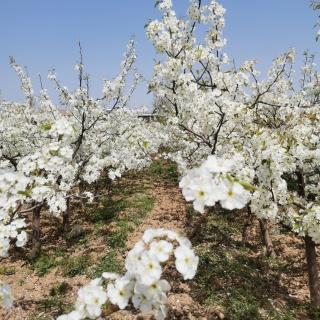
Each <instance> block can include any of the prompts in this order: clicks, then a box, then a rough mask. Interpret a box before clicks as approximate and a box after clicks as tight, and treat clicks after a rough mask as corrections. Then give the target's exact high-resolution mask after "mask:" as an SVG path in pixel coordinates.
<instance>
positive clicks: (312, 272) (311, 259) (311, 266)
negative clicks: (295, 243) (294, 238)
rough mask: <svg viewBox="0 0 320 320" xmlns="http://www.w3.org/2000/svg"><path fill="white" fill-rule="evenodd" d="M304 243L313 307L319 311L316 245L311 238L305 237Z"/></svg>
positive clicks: (319, 284) (319, 292)
mask: <svg viewBox="0 0 320 320" xmlns="http://www.w3.org/2000/svg"><path fill="white" fill-rule="evenodd" d="M304 242H305V248H306V259H307V268H308V277H309V289H310V299H311V305H312V306H313V307H314V308H317V309H318V308H320V283H319V272H318V265H317V252H316V244H315V243H314V241H313V240H312V238H311V237H309V236H305V237H304Z"/></svg>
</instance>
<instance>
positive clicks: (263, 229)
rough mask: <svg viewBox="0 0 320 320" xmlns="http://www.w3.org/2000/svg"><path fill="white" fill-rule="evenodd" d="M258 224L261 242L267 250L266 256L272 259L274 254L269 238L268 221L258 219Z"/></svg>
mask: <svg viewBox="0 0 320 320" xmlns="http://www.w3.org/2000/svg"><path fill="white" fill-rule="evenodd" d="M259 224H260V230H261V235H262V240H263V243H264V245H265V246H266V249H267V256H268V257H274V256H275V252H274V249H273V245H272V240H271V237H270V234H269V228H268V220H267V219H259Z"/></svg>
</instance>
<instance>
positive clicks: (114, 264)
mask: <svg viewBox="0 0 320 320" xmlns="http://www.w3.org/2000/svg"><path fill="white" fill-rule="evenodd" d="M123 269H124V266H123V262H122V261H120V260H119V259H118V258H117V253H116V251H115V250H110V251H109V252H108V253H107V254H106V255H105V256H104V257H103V258H101V259H99V262H98V263H97V264H96V265H94V266H92V267H91V268H90V269H89V270H88V271H87V275H88V276H89V277H90V278H91V279H94V278H97V277H101V275H102V273H103V272H115V273H122V271H123Z"/></svg>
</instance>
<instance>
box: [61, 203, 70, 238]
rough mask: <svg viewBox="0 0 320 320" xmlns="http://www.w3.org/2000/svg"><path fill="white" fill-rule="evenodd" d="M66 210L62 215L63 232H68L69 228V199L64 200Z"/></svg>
mask: <svg viewBox="0 0 320 320" xmlns="http://www.w3.org/2000/svg"><path fill="white" fill-rule="evenodd" d="M66 205H67V208H66V210H65V211H64V212H63V213H62V225H63V231H65V232H66V231H68V229H69V227H70V198H67V200H66Z"/></svg>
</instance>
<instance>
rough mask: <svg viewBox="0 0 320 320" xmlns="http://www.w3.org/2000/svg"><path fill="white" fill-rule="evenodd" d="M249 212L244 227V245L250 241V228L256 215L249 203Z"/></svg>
mask: <svg viewBox="0 0 320 320" xmlns="http://www.w3.org/2000/svg"><path fill="white" fill-rule="evenodd" d="M247 213H248V216H247V219H246V221H245V223H244V226H243V229H242V244H243V245H246V243H247V242H248V237H249V232H248V231H249V228H250V226H251V225H252V223H253V219H254V216H253V214H252V212H251V208H250V205H247Z"/></svg>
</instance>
